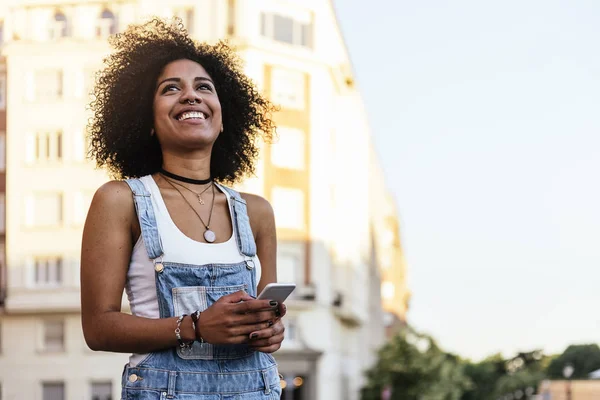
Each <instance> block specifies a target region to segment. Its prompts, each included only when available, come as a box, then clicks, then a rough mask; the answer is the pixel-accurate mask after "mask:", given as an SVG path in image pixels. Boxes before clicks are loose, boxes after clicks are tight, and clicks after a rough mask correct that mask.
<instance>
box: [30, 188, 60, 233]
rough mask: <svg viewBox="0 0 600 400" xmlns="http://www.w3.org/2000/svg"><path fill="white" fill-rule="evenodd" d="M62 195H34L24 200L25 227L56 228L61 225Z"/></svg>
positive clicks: (49, 193)
mask: <svg viewBox="0 0 600 400" xmlns="http://www.w3.org/2000/svg"><path fill="white" fill-rule="evenodd" d="M62 220H63V211H62V194H61V193H52V192H47V193H35V194H31V195H28V196H27V197H26V198H25V225H26V226H29V227H34V226H38V227H43V226H57V225H60V224H61V223H62Z"/></svg>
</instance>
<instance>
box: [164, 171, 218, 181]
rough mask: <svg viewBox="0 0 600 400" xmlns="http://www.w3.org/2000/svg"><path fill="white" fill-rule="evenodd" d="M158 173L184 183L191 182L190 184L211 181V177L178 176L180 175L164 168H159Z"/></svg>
mask: <svg viewBox="0 0 600 400" xmlns="http://www.w3.org/2000/svg"><path fill="white" fill-rule="evenodd" d="M160 173H161V174H163V175H165V176H168V177H169V178H171V179H175V180H176V181H181V182H185V183H191V184H192V185H206V184H207V183H210V182H212V181H213V178H212V177H211V178H208V179H192V178H186V177H185V176H180V175H175V174H174V173H172V172H169V171H167V170H165V169H164V168H161V169H160Z"/></svg>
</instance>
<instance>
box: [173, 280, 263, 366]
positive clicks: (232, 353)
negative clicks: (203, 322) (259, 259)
mask: <svg viewBox="0 0 600 400" xmlns="http://www.w3.org/2000/svg"><path fill="white" fill-rule="evenodd" d="M240 290H247V285H233V286H186V287H175V288H173V289H172V295H173V309H174V311H175V315H182V314H187V315H190V314H192V313H193V312H194V311H196V310H200V311H204V310H206V309H207V308H208V307H210V306H211V305H213V304H214V303H215V302H216V301H217V300H219V299H220V298H221V297H223V296H226V295H228V294H232V293H235V292H239V291H240ZM200 330H202V327H200ZM252 352H253V350H252V349H250V347H248V346H247V345H213V344H209V343H198V342H194V344H193V345H192V347H191V348H185V349H182V348H181V347H177V355H178V356H179V357H181V358H183V359H186V360H225V359H234V358H241V357H246V356H247V355H249V354H251V353H252Z"/></svg>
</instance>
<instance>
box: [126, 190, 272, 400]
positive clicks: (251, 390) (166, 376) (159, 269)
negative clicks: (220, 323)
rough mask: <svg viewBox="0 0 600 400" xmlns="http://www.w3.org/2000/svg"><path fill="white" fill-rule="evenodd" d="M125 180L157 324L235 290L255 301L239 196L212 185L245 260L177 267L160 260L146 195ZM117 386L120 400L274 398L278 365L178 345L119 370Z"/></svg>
mask: <svg viewBox="0 0 600 400" xmlns="http://www.w3.org/2000/svg"><path fill="white" fill-rule="evenodd" d="M126 182H127V184H128V185H129V186H130V188H131V190H132V192H133V195H134V202H135V208H136V211H137V215H138V219H139V222H140V228H141V232H142V239H143V241H144V244H145V246H146V249H147V251H148V257H149V258H150V259H151V260H153V261H154V271H155V278H156V292H157V297H158V302H159V312H160V317H161V318H167V317H174V316H180V315H182V314H187V315H190V314H191V313H192V312H194V311H195V310H200V311H204V310H206V308H208V307H209V306H211V305H212V304H213V303H214V302H215V301H217V300H218V299H219V298H220V297H221V296H224V295H227V294H231V293H234V292H237V291H240V290H245V291H246V292H247V293H249V294H250V295H252V296H256V286H257V283H258V282H256V272H255V270H254V264H253V262H252V259H251V258H252V257H253V256H254V255H256V243H255V242H254V237H253V236H252V230H251V228H250V220H249V219H248V213H247V210H246V202H245V200H244V199H242V198H241V197H240V194H239V193H238V192H236V191H234V190H232V189H229V188H226V187H224V186H221V185H219V188H220V189H221V190H222V191H223V192H224V193H225V195H226V196H229V198H230V200H231V201H230V204H231V208H232V210H231V218H232V222H233V231H234V234H235V238H236V242H237V245H238V250H239V251H240V253H241V254H242V255H243V256H244V259H245V260H246V261H245V262H241V263H237V264H207V265H193V264H181V263H171V262H168V261H163V249H162V244H161V240H160V234H159V232H158V226H157V223H156V219H155V217H154V209H153V207H152V199H151V194H150V192H149V191H148V190H147V189H146V187H145V186H144V184H143V183H142V182H141V181H139V180H137V179H129V180H127V181H126ZM188 322H189V320H188ZM174 330H175V324H174V325H173V331H174ZM173 336H175V332H173ZM122 388H123V389H122V399H123V400H150V399H152V400H164V399H180V400H192V399H194V400H267V399H269V400H273V399H279V398H280V395H281V388H280V383H279V375H278V372H277V364H276V363H275V360H274V358H273V356H271V355H270V354H266V353H261V352H257V351H253V350H252V349H250V348H249V347H248V346H247V345H212V344H208V343H202V344H201V343H198V342H195V343H194V344H193V346H192V348H191V349H181V348H180V347H179V346H177V347H174V348H172V349H168V350H164V351H158V352H154V353H151V354H150V355H148V356H147V357H146V358H145V359H144V360H143V361H142V362H140V363H139V364H138V365H137V366H135V367H130V366H129V365H126V366H125V369H124V371H123V378H122Z"/></svg>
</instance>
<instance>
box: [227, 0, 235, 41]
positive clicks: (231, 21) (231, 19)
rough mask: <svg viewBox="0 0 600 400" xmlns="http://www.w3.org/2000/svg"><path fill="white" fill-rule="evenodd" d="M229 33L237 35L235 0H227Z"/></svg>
mask: <svg viewBox="0 0 600 400" xmlns="http://www.w3.org/2000/svg"><path fill="white" fill-rule="evenodd" d="M227 34H228V35H229V36H233V35H235V0H228V1H227Z"/></svg>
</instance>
